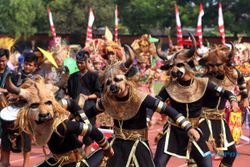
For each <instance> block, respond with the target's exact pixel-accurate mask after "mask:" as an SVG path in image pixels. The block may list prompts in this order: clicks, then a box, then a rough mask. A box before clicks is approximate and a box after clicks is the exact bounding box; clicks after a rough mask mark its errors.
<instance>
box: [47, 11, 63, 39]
mask: <svg viewBox="0 0 250 167" xmlns="http://www.w3.org/2000/svg"><path fill="white" fill-rule="evenodd" d="M48 15H49V24H50V30H51V34H52V36H53V40H54V41H55V43H59V42H60V41H59V40H58V38H57V37H56V29H55V26H54V23H53V18H52V13H51V10H50V8H49V7H48Z"/></svg>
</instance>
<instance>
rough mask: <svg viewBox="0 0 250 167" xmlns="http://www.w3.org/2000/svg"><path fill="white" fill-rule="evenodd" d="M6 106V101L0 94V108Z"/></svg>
mask: <svg viewBox="0 0 250 167" xmlns="http://www.w3.org/2000/svg"><path fill="white" fill-rule="evenodd" d="M7 106H8V101H7V99H6V97H5V95H4V94H3V93H0V108H4V107H7Z"/></svg>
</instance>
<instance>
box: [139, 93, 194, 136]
mask: <svg viewBox="0 0 250 167" xmlns="http://www.w3.org/2000/svg"><path fill="white" fill-rule="evenodd" d="M142 105H146V108H150V109H152V110H154V111H156V112H159V113H160V114H165V115H168V116H169V117H170V118H171V119H173V120H174V121H175V122H176V123H177V124H178V125H180V127H181V128H183V129H185V130H186V131H189V130H190V129H191V128H192V125H191V123H190V122H189V121H188V120H187V119H186V118H185V117H184V116H183V115H182V114H180V113H179V112H178V111H176V110H175V109H174V108H172V107H169V106H167V105H166V104H165V103H164V102H162V101H161V100H159V99H156V98H154V97H152V96H149V95H148V96H147V97H146V98H145V100H144V101H143V103H142Z"/></svg>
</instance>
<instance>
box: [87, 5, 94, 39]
mask: <svg viewBox="0 0 250 167" xmlns="http://www.w3.org/2000/svg"><path fill="white" fill-rule="evenodd" d="M94 20H95V16H94V13H93V11H92V9H91V8H90V10H89V20H88V28H87V35H86V42H85V44H86V43H88V42H90V41H91V40H92V37H93V35H92V30H93V28H92V27H93V23H94Z"/></svg>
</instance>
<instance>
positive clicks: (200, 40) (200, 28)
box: [196, 4, 204, 47]
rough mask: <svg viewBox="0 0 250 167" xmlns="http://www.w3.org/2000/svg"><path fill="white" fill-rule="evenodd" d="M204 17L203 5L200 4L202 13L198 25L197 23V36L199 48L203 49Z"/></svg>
mask: <svg viewBox="0 0 250 167" xmlns="http://www.w3.org/2000/svg"><path fill="white" fill-rule="evenodd" d="M203 15H204V10H203V7H202V4H200V13H199V16H198V23H197V29H196V36H197V37H198V39H199V41H198V42H199V43H198V44H199V46H200V47H202V17H203Z"/></svg>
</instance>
